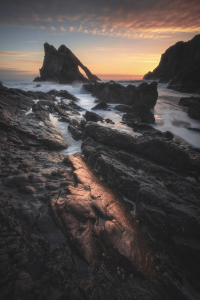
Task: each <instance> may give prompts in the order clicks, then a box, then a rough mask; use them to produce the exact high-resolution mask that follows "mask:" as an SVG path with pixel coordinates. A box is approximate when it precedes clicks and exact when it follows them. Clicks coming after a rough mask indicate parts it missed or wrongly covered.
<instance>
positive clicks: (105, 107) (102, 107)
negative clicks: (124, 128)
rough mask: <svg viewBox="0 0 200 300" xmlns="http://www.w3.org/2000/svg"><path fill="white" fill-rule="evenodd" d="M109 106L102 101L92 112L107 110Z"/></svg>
mask: <svg viewBox="0 0 200 300" xmlns="http://www.w3.org/2000/svg"><path fill="white" fill-rule="evenodd" d="M108 107H109V106H108V104H107V103H106V102H104V101H100V102H99V103H97V104H96V105H95V106H94V107H93V108H92V110H96V109H103V110H107V109H108Z"/></svg>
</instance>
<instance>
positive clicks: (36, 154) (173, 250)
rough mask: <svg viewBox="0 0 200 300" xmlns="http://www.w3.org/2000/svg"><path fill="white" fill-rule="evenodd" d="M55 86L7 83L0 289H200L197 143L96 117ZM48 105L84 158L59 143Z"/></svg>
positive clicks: (81, 292) (162, 295)
mask: <svg viewBox="0 0 200 300" xmlns="http://www.w3.org/2000/svg"><path fill="white" fill-rule="evenodd" d="M55 94H56V92H55V91H54V92H53V91H50V92H49V93H41V92H37V91H36V92H24V91H21V90H18V89H7V88H5V87H3V86H2V85H0V166H1V168H0V179H1V181H0V290H1V299H9V300H13V299H14V300H15V299H22V300H23V299H24V300H25V299H33V300H35V299H48V300H49V299H50V300H51V299H52V300H53V299H70V300H71V299H72V300H75V299H88V300H89V299H94V300H96V299H99V300H104V299H107V300H110V299H113V300H114V299H119V300H123V299H138V300H143V299H144V300H152V299H155V300H162V299H167V300H171V299H199V292H200V286H199V281H198V278H199V276H200V274H199V263H200V261H199V257H200V253H199V251H200V247H199V244H200V236H199V230H198V228H199V224H200V219H199V194H200V186H199V175H200V172H199V170H200V159H199V157H200V152H198V151H197V150H198V149H196V150H195V149H194V148H192V147H191V148H186V147H185V148H183V149H181V147H178V146H177V145H176V144H175V143H174V142H173V135H172V134H171V133H170V132H166V133H161V132H160V131H158V130H156V129H154V128H152V127H151V126H149V125H148V124H140V123H136V122H133V121H130V120H129V121H127V124H128V125H129V126H130V127H132V128H133V130H134V131H135V132H139V133H141V134H142V135H141V136H138V137H133V136H130V135H127V134H125V133H121V132H118V131H116V130H113V129H111V128H107V127H104V126H101V125H100V124H97V123H92V122H89V120H87V118H86V117H85V118H84V117H83V116H81V115H80V112H79V111H80V110H81V108H80V107H79V106H78V105H77V104H76V103H75V102H74V100H73V99H71V102H69V103H68V102H67V103H68V104H66V103H65V102H64V101H60V102H58V101H57V100H56V98H55V97H67V93H65V91H62V95H61V94H60V95H59V96H55ZM35 100H37V101H35ZM52 114H53V115H54V116H56V117H57V118H60V119H62V120H63V121H64V122H68V124H69V130H70V131H71V133H72V135H73V136H74V137H75V138H76V139H83V140H84V141H83V143H82V151H83V155H84V157H83V156H82V155H81V154H76V155H73V156H66V155H64V154H61V153H60V152H59V151H58V150H59V149H63V148H67V144H66V143H65V142H64V140H63V137H62V135H61V134H60V133H59V132H58V131H56V130H55V128H54V126H53V124H52V122H51V115H52ZM86 114H87V112H86ZM86 114H85V116H86ZM92 114H95V113H94V112H92ZM105 121H106V120H105ZM108 122H112V121H111V120H108ZM68 124H66V126H68Z"/></svg>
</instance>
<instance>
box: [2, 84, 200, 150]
mask: <svg viewBox="0 0 200 300" xmlns="http://www.w3.org/2000/svg"><path fill="white" fill-rule="evenodd" d="M116 82H117V83H120V84H122V85H124V86H127V85H129V84H132V85H136V86H138V85H139V84H140V83H142V82H144V81H143V80H130V81H123V80H121V81H120V80H119V81H116ZM2 83H3V84H4V85H5V86H7V87H9V88H19V89H22V90H25V91H29V90H31V91H42V92H48V91H50V90H52V89H55V90H57V91H60V90H67V91H68V92H69V93H71V94H73V95H75V96H76V97H77V98H78V101H77V104H78V105H80V106H81V107H82V108H83V109H84V110H83V111H82V112H81V114H84V113H85V110H91V109H92V107H93V106H94V105H96V103H94V100H95V97H92V96H91V94H87V93H86V92H85V91H84V90H83V88H82V85H81V84H77V85H73V86H72V85H63V84H62V85H60V84H57V83H52V82H42V83H40V84H41V87H38V88H36V87H35V86H36V84H38V83H35V82H32V81H3V82H2ZM190 96H199V95H197V94H185V93H184V94H183V93H179V92H176V91H173V90H169V89H167V84H160V83H159V84H158V100H157V104H156V106H155V107H154V110H152V112H154V114H155V119H156V122H155V124H154V125H153V124H152V126H153V127H154V128H156V129H158V130H160V131H162V132H164V131H167V130H168V131H171V132H172V133H173V134H174V135H175V140H177V141H180V142H181V143H183V144H184V143H185V144H188V145H192V146H194V147H198V148H200V133H198V132H195V131H191V130H188V129H187V128H188V127H194V128H199V129H200V121H197V120H193V119H191V118H190V117H189V116H188V115H187V108H184V107H180V106H178V102H179V100H180V98H182V97H190ZM57 100H58V101H60V98H59V97H58V99H57ZM115 105H116V104H110V107H111V111H103V110H96V111H95V112H96V113H97V114H98V115H100V116H102V117H103V118H109V119H111V120H112V121H114V122H115V124H114V125H112V124H108V123H103V124H102V123H101V125H103V126H109V127H111V128H114V129H117V130H119V131H122V132H126V133H128V134H130V135H132V136H135V135H138V133H135V132H133V130H132V129H131V128H129V127H127V126H126V125H124V124H122V123H120V122H121V121H122V115H123V113H122V112H119V111H117V110H115V109H114V106H115ZM28 113H31V111H29V112H28ZM50 119H51V121H52V122H53V124H54V126H55V127H56V128H57V129H58V130H59V131H60V132H61V133H62V135H63V137H64V140H65V141H66V142H67V143H68V145H69V147H68V149H67V150H64V151H62V152H63V153H65V154H74V153H75V152H81V148H80V147H81V141H75V140H74V139H73V137H72V135H71V133H70V132H69V131H68V125H69V124H68V123H63V122H59V121H58V119H57V118H56V117H55V116H53V115H50Z"/></svg>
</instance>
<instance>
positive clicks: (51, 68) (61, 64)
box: [34, 43, 100, 84]
mask: <svg viewBox="0 0 200 300" xmlns="http://www.w3.org/2000/svg"><path fill="white" fill-rule="evenodd" d="M44 51H45V57H44V62H43V66H42V68H41V69H40V77H37V78H35V79H34V81H56V82H59V83H64V84H71V83H73V82H74V81H79V82H88V81H92V80H100V79H99V78H98V77H97V76H96V75H94V74H92V73H91V72H90V70H89V69H88V68H87V67H85V66H84V65H83V64H82V63H81V62H80V60H79V59H78V58H77V57H76V56H75V55H74V54H73V53H72V52H71V50H70V49H68V48H67V47H66V46H65V45H61V46H60V47H59V48H58V50H56V49H55V48H54V47H53V46H52V45H51V46H50V45H49V44H48V43H45V44H44ZM79 67H80V68H81V69H82V70H83V71H84V72H85V74H86V75H87V77H88V78H86V77H85V76H83V74H82V73H81V72H80V71H79Z"/></svg>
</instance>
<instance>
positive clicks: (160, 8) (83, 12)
mask: <svg viewBox="0 0 200 300" xmlns="http://www.w3.org/2000/svg"><path fill="white" fill-rule="evenodd" d="M20 3H21V6H20V5H18V4H17V3H16V1H14V0H10V1H9V3H5V4H4V6H3V10H2V12H1V17H0V25H6V26H24V27H30V28H39V29H45V28H46V29H48V28H50V29H51V30H52V31H55V28H56V27H59V28H61V27H63V26H61V27H60V26H59V25H58V24H55V22H57V23H61V22H62V23H63V22H64V23H66V26H67V27H68V28H69V31H70V32H72V31H73V32H83V33H91V34H100V35H111V36H113V35H114V36H118V37H126V38H166V36H167V37H168V36H170V34H169V33H181V32H183V33H187V32H188V33H190V32H194V33H196V32H197V33H198V32H200V18H199V15H200V1H199V0H190V1H188V0H165V1H164V0H148V1H147V0H140V1H138V0H132V1H130V0H124V1H116V0H110V1H109V2H108V1H107V0H106V1H105V0H101V1H97V0H93V1H90V0H88V1H82V0H73V2H72V1H67V3H65V2H63V0H57V1H56V3H55V2H54V1H53V0H48V1H47V0H44V1H42V3H41V1H39V0H35V1H34V2H33V3H30V2H27V1H25V0H21V1H20ZM22 7H23V9H21V8H22ZM53 20H54V21H53ZM55 20H56V21H55ZM50 22H52V24H49V23H50ZM102 24H103V25H102ZM49 26H50V27H49ZM66 26H65V27H66ZM65 27H63V28H65ZM61 31H63V30H61ZM63 32H64V31H63Z"/></svg>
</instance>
